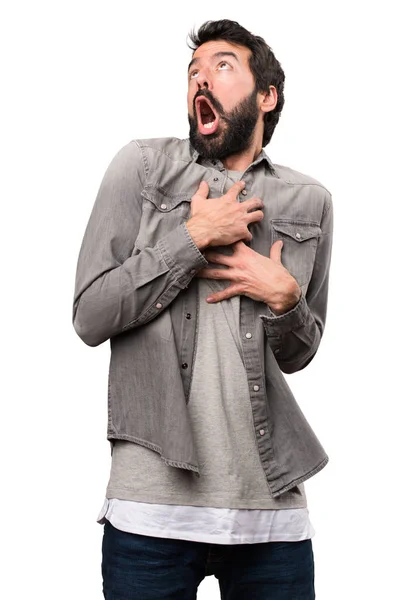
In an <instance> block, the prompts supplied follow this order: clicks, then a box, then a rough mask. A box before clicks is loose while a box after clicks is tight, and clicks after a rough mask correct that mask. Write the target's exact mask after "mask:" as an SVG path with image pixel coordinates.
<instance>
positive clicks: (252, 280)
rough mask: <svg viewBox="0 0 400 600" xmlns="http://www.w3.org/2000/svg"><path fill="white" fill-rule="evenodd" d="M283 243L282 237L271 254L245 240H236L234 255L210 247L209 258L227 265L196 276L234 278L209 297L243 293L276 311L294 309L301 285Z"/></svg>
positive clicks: (223, 296)
mask: <svg viewBox="0 0 400 600" xmlns="http://www.w3.org/2000/svg"><path fill="white" fill-rule="evenodd" d="M282 246H283V242H282V240H277V241H276V242H275V243H274V244H273V245H272V246H271V251H270V257H269V258H268V257H267V256H263V255H262V254H259V253H258V252H255V251H254V250H252V249H251V248H249V247H248V246H246V244H245V243H244V242H243V241H241V240H240V241H238V242H236V243H235V244H232V248H233V254H232V256H226V255H225V254H219V253H217V252H213V251H212V250H206V251H205V252H204V256H205V258H206V259H207V260H208V261H209V262H212V263H215V264H219V265H226V267H227V268H226V269H210V268H207V267H206V268H204V269H201V270H200V271H198V272H197V274H196V277H204V278H206V279H227V280H229V281H230V282H231V285H229V286H228V287H227V288H225V289H224V290H222V291H221V292H217V293H215V294H212V295H211V296H209V297H208V298H207V301H208V302H220V301H221V300H226V299H227V298H231V297H232V296H237V295H239V294H243V295H245V296H248V297H249V298H252V299H253V300H258V301H261V302H265V303H266V304H268V306H269V307H270V309H271V310H272V311H273V312H274V313H275V314H276V315H281V314H284V313H285V312H287V311H289V310H291V309H292V308H293V307H294V306H295V305H296V304H297V303H298V301H299V300H300V296H301V289H300V287H299V285H298V283H297V281H296V280H295V278H294V277H293V276H292V275H291V274H290V273H289V271H288V270H287V269H285V267H284V266H283V265H282V262H281V251H282Z"/></svg>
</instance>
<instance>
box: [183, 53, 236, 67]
mask: <svg viewBox="0 0 400 600" xmlns="http://www.w3.org/2000/svg"><path fill="white" fill-rule="evenodd" d="M223 56H232V57H233V58H234V59H235V60H236V61H237V62H239V59H238V57H237V55H236V54H235V53H234V52H216V53H215V54H213V55H212V57H211V58H222V57H223ZM199 60H200V59H199V58H193V59H192V60H191V61H190V63H189V66H188V72H189V71H190V67H191V66H192V65H195V64H196V63H197V62H199Z"/></svg>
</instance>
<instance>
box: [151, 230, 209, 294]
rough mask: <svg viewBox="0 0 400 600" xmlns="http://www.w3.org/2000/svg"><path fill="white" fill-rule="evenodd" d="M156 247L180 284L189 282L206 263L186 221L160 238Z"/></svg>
mask: <svg viewBox="0 0 400 600" xmlns="http://www.w3.org/2000/svg"><path fill="white" fill-rule="evenodd" d="M158 247H159V250H160V252H161V255H162V257H163V259H164V260H165V262H166V263H167V265H168V267H169V268H170V269H171V272H172V273H173V274H174V275H175V276H176V278H177V279H179V280H180V283H182V285H186V284H187V283H189V281H190V280H191V279H192V277H193V275H194V274H195V273H196V271H198V270H199V269H202V268H203V267H206V266H207V265H208V261H207V260H206V259H205V258H204V256H203V255H202V253H201V252H200V250H199V249H198V247H197V246H196V244H195V243H194V241H193V239H192V237H191V235H190V233H189V230H188V228H187V227H186V223H181V224H180V225H179V226H178V227H177V228H176V229H174V230H173V231H171V232H170V233H169V234H168V235H166V236H165V237H164V238H163V239H162V240H160V241H159V242H158Z"/></svg>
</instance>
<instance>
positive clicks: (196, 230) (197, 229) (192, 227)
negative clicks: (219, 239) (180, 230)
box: [186, 217, 210, 250]
mask: <svg viewBox="0 0 400 600" xmlns="http://www.w3.org/2000/svg"><path fill="white" fill-rule="evenodd" d="M186 227H187V230H188V231H189V234H190V237H191V238H192V240H193V242H194V244H195V245H196V246H197V248H198V249H199V250H203V249H204V248H206V247H207V246H209V245H210V238H209V235H208V233H207V231H206V230H205V229H204V226H203V225H201V224H200V223H196V221H195V220H194V217H192V218H191V219H189V220H188V221H186Z"/></svg>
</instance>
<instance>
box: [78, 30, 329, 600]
mask: <svg viewBox="0 0 400 600" xmlns="http://www.w3.org/2000/svg"><path fill="white" fill-rule="evenodd" d="M191 41H192V44H193V46H192V49H193V55H192V59H191V61H190V64H189V70H188V112H189V123H190V137H189V140H179V139H175V138H168V139H150V140H134V141H133V142H131V143H129V144H128V145H127V146H125V147H124V148H122V150H120V152H119V153H118V154H117V155H116V157H115V158H114V159H113V161H112V162H111V164H110V166H109V168H108V169H107V172H106V174H105V176H104V179H103V181H102V183H101V186H100V189H99V192H98V196H97V198H96V202H95V205H94V208H93V211H92V214H91V216H90V219H89V223H88V226H87V229H86V232H85V235H84V239H83V243H82V247H81V251H80V255H79V260H78V266H77V275H76V288H75V297H74V311H73V322H74V327H75V329H76V331H77V333H78V335H79V336H80V337H81V338H82V340H83V341H84V342H85V343H86V344H88V345H89V346H97V345H98V344H101V343H102V342H104V341H105V340H107V339H110V344H111V362H110V371H109V385H108V431H107V438H108V440H109V441H110V444H111V453H112V461H111V473H110V479H109V482H108V486H107V491H106V500H105V503H104V507H103V510H102V511H101V513H100V515H99V517H98V522H99V523H101V524H104V537H103V546H102V551H103V560H102V574H103V593H104V596H105V598H106V599H107V600H120V599H122V598H123V599H128V598H129V599H131V598H132V599H133V598H135V599H136V598H137V599H140V600H150V599H151V600H155V599H157V600H161V599H167V598H168V599H180V600H181V599H182V600H183V599H185V600H189V599H194V598H196V591H197V588H198V585H199V584H200V582H201V581H202V579H203V578H204V577H205V576H206V575H211V574H214V575H215V576H216V577H217V578H218V581H219V585H220V589H221V594H222V597H223V598H224V599H225V600H244V599H246V600H247V599H249V598H267V597H268V598H274V599H293V598H299V599H300V598H302V599H304V600H305V599H307V600H308V599H311V598H314V597H315V593H314V560H313V551H312V543H311V538H312V536H313V534H314V531H313V528H312V525H311V523H310V521H309V517H308V510H307V501H306V496H305V490H304V481H305V480H306V479H308V478H310V477H312V476H313V475H314V474H315V473H317V472H318V471H319V470H321V469H322V468H323V467H324V466H325V465H326V463H327V461H328V457H327V455H326V453H325V451H324V449H323V448H322V446H321V444H320V443H319V441H318V439H317V437H316V436H315V434H314V433H313V431H312V429H311V427H310V426H309V424H308V423H307V421H306V419H305V417H304V415H303V414H302V412H301V410H300V408H299V406H298V405H297V403H296V401H295V399H294V397H293V395H292V393H291V391H290V389H289V387H288V385H287V383H286V381H285V378H284V376H283V374H282V372H284V373H293V372H295V371H298V370H300V369H302V368H304V367H305V366H306V365H307V364H309V362H310V361H311V360H312V358H313V357H314V355H315V353H316V352H317V349H318V346H319V343H320V340H321V336H322V333H323V330H324V324H325V319H326V307H327V293H328V275H329V264H330V256H331V243H332V219H333V217H332V203H331V195H330V193H329V192H328V191H327V190H326V188H324V186H323V185H321V184H320V183H319V182H318V181H316V180H314V179H312V178H310V177H308V176H306V175H303V174H301V173H298V172H296V171H293V170H291V169H289V168H287V167H282V166H278V165H274V164H272V162H271V161H270V159H269V158H268V157H267V155H266V154H265V152H264V151H263V149H262V148H263V146H265V145H267V144H268V143H269V141H270V139H271V136H272V134H273V131H274V129H275V126H276V124H277V122H278V120H279V117H280V113H281V110H282V107H283V104H284V95H283V88H284V79H285V76H284V73H283V71H282V68H281V66H280V64H279V62H278V61H277V60H276V58H275V56H274V54H273V52H272V50H271V49H270V48H269V47H268V46H267V44H266V43H265V42H264V40H263V39H262V38H260V37H258V36H254V35H252V34H251V33H249V32H248V31H247V30H246V29H244V28H243V27H241V26H240V25H239V24H238V23H236V22H232V21H229V20H222V21H216V22H207V23H205V24H204V25H203V26H202V27H200V29H199V31H198V32H197V34H196V33H194V32H193V33H192V34H191Z"/></svg>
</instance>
